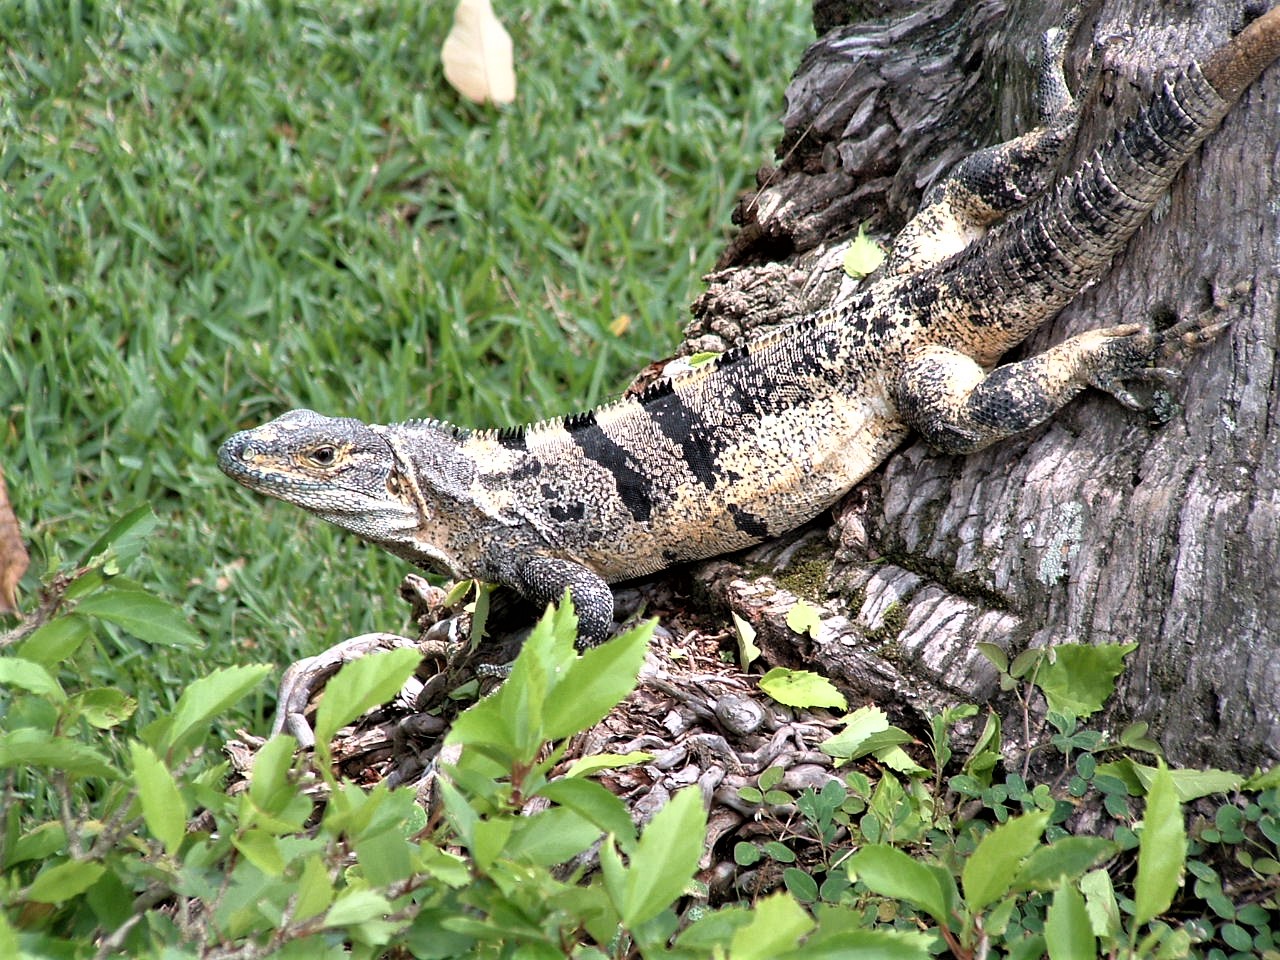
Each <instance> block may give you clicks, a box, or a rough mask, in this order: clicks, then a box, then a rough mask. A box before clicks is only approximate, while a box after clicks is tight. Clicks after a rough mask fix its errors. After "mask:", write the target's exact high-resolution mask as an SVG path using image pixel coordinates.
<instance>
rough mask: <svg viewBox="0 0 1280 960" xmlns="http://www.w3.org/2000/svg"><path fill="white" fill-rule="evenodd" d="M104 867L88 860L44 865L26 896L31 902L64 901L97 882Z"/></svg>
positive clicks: (104, 869)
mask: <svg viewBox="0 0 1280 960" xmlns="http://www.w3.org/2000/svg"><path fill="white" fill-rule="evenodd" d="M106 869H107V868H106V867H104V866H103V865H102V864H100V863H96V862H94V861H90V860H67V861H64V862H62V863H58V864H54V865H53V866H48V867H45V868H44V869H43V870H41V871H40V872H39V873H38V874H36V878H35V880H33V881H32V882H31V886H30V888H28V890H27V892H26V898H27V899H28V900H30V901H31V902H33V903H66V901H68V900H71V899H73V898H75V897H78V896H80V894H82V893H84V892H85V891H86V890H88V889H89V888H90V887H91V886H93V885H94V884H95V883H97V882H98V878H99V877H101V876H102V874H103V873H104V872H105V871H106Z"/></svg>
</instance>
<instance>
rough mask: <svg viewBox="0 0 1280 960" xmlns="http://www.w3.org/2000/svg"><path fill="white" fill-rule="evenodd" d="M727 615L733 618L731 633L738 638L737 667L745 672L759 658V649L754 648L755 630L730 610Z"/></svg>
mask: <svg viewBox="0 0 1280 960" xmlns="http://www.w3.org/2000/svg"><path fill="white" fill-rule="evenodd" d="M729 615H730V616H731V617H733V631H734V634H735V635H736V636H737V638H738V667H739V668H740V669H742V670H746V669H747V667H749V666H751V664H752V663H753V662H754V661H755V660H756V659H758V658H759V656H760V648H759V647H757V646H756V628H755V627H753V626H752V625H751V624H749V623H748V622H747V621H746V620H743V619H742V618H741V617H740V616H738V615H737V614H736V613H734V612H733V611H732V610H730V611H729Z"/></svg>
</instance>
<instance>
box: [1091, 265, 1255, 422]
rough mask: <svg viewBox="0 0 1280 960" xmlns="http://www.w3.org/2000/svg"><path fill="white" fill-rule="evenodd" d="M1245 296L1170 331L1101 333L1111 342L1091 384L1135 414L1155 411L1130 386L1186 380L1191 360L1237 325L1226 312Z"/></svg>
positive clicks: (1131, 327) (1133, 328)
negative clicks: (1186, 367)
mask: <svg viewBox="0 0 1280 960" xmlns="http://www.w3.org/2000/svg"><path fill="white" fill-rule="evenodd" d="M1246 289H1247V285H1246ZM1243 292H1246V291H1242V290H1241V289H1240V287H1236V288H1235V289H1233V290H1232V291H1231V294H1230V295H1229V297H1228V298H1227V299H1226V301H1225V302H1218V303H1215V304H1214V305H1213V307H1211V308H1210V309H1208V310H1205V311H1204V312H1203V313H1201V314H1199V315H1198V316H1195V317H1188V318H1187V319H1185V320H1180V321H1178V322H1177V323H1175V324H1174V325H1173V326H1171V327H1168V328H1167V329H1165V330H1158V331H1151V330H1148V329H1147V328H1145V327H1143V326H1140V325H1139V324H1133V323H1129V324H1123V325H1121V326H1116V327H1110V328H1107V329H1105V330H1099V331H1097V333H1098V334H1099V335H1100V336H1101V337H1103V338H1105V339H1106V340H1107V343H1106V345H1105V346H1104V347H1103V348H1102V349H1100V350H1099V354H1098V356H1099V358H1100V360H1101V362H1100V364H1099V366H1098V369H1096V370H1095V371H1094V372H1093V374H1092V376H1091V377H1090V378H1089V383H1090V385H1091V386H1094V387H1097V388H1098V389H1099V390H1105V391H1106V392H1107V393H1109V394H1111V395H1112V396H1113V397H1115V398H1116V399H1117V400H1118V401H1120V403H1122V404H1123V405H1124V406H1126V407H1128V408H1129V409H1130V410H1148V409H1150V408H1151V406H1152V403H1153V401H1151V400H1146V401H1144V400H1140V399H1139V398H1138V397H1137V396H1135V395H1134V394H1133V392H1132V391H1131V390H1130V389H1129V386H1128V385H1129V384H1131V383H1135V382H1145V383H1155V384H1157V385H1158V386H1159V387H1164V388H1169V387H1171V386H1172V385H1173V384H1175V383H1176V382H1177V381H1178V380H1180V379H1181V378H1182V374H1183V365H1184V363H1185V361H1186V357H1187V355H1188V354H1189V353H1191V352H1192V351H1194V350H1198V349H1200V348H1201V347H1203V346H1205V345H1207V344H1210V343H1212V342H1213V341H1214V340H1216V339H1217V338H1218V337H1219V336H1221V335H1222V333H1223V331H1225V330H1226V329H1227V328H1228V327H1230V326H1231V323H1232V320H1231V318H1227V319H1223V318H1222V313H1223V311H1224V310H1226V309H1227V307H1228V306H1229V305H1230V304H1231V303H1232V302H1234V301H1235V300H1237V299H1239V297H1240V295H1241V294H1242V293H1243Z"/></svg>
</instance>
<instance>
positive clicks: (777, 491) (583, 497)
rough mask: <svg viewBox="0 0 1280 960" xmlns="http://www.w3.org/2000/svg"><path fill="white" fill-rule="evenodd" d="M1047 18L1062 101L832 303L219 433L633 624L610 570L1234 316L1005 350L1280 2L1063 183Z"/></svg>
mask: <svg viewBox="0 0 1280 960" xmlns="http://www.w3.org/2000/svg"><path fill="white" fill-rule="evenodd" d="M1067 40H1068V34H1067V32H1066V31H1062V30H1058V31H1050V32H1049V33H1048V34H1047V35H1046V40H1045V48H1044V64H1043V70H1042V78H1041V98H1040V103H1039V107H1040V112H1041V123H1042V125H1041V126H1040V127H1038V128H1037V129H1036V130H1034V131H1032V132H1031V133H1028V134H1026V135H1024V136H1022V137H1019V138H1017V139H1015V140H1012V141H1010V142H1008V143H1006V144H1002V145H1000V146H996V147H991V148H988V149H986V150H983V151H980V152H979V153H976V154H974V155H973V156H971V157H970V158H969V159H968V160H966V161H964V162H963V163H962V164H961V165H960V166H959V168H958V169H957V170H956V171H955V172H954V173H953V174H952V175H951V176H950V177H949V178H948V179H947V180H946V181H944V182H943V183H942V184H940V185H939V186H938V187H936V188H934V190H933V191H931V192H930V194H929V195H928V196H927V197H926V200H925V204H924V207H923V208H922V210H921V211H920V213H919V214H918V215H917V216H916V217H915V218H914V219H913V220H912V221H911V222H910V223H909V224H908V225H907V227H906V228H905V229H904V231H903V233H902V234H901V235H900V237H899V238H898V240H897V242H896V245H895V249H894V253H893V255H892V256H891V258H890V260H889V262H888V264H887V265H886V269H885V270H884V272H883V273H882V275H881V276H880V277H879V279H876V280H874V282H871V283H869V284H867V285H865V286H864V288H863V289H861V290H860V291H859V292H857V293H855V294H854V296H853V297H852V298H851V299H849V300H848V301H846V302H844V303H842V304H841V305H840V306H839V307H837V308H834V309H831V310H827V311H824V312H821V313H818V314H815V315H813V316H811V317H808V318H806V319H803V320H800V321H799V322H797V323H794V324H792V325H791V326H789V327H786V328H784V329H781V330H779V331H777V332H775V333H773V334H771V335H769V336H768V337H766V338H764V339H761V340H759V341H756V342H753V343H749V344H747V345H746V346H743V347H738V348H735V349H733V350H731V351H729V352H727V353H725V354H723V355H722V356H720V357H719V358H718V359H716V360H715V361H713V362H711V363H709V364H706V365H705V366H703V367H700V368H697V369H695V370H693V371H692V372H689V373H686V374H683V375H680V376H677V377H675V378H674V379H671V380H669V381H665V382H661V383H658V384H655V385H654V386H652V387H650V388H649V389H648V390H647V392H645V393H643V394H642V395H640V396H638V397H636V398H632V399H624V400H620V401H618V402H615V403H611V404H608V405H606V406H603V407H600V408H598V409H596V410H592V411H589V412H586V413H579V414H575V415H573V416H569V417H565V418H560V419H554V420H547V421H544V422H541V423H536V424H533V425H531V426H528V427H522V428H511V429H502V430H476V431H469V430H464V429H460V428H458V427H454V426H451V425H449V424H446V423H442V422H439V421H435V420H418V421H410V422H406V423H398V424H391V425H386V426H383V425H371V424H364V423H361V422H360V421H357V420H351V419H334V418H330V417H325V416H321V415H320V414H317V413H313V412H311V411H309V410H294V411H291V412H289V413H286V414H284V415H283V416H281V417H279V418H278V419H276V420H273V421H271V422H270V423H267V424H264V425H263V426H260V427H258V428H256V429H253V430H248V431H244V432H242V433H237V434H236V435H235V436H233V437H231V438H230V439H229V440H227V442H226V443H225V444H224V445H223V446H222V448H221V450H219V452H218V462H219V465H220V466H221V467H222V469H223V470H224V471H225V472H226V473H227V474H229V475H230V476H231V477H233V478H234V479H236V480H237V481H239V482H240V483H242V484H244V485H245V486H247V487H250V488H251V489H254V490H257V491H259V492H261V493H265V494H269V495H270V496H273V497H277V498H279V499H281V500H286V501H288V502H290V503H294V504H297V505H299V506H301V507H303V508H305V509H307V510H309V511H311V512H312V513H314V514H316V515H318V516H320V517H322V518H324V519H325V520H328V521H329V522H331V523H334V524H337V525H338V526H341V527H344V528H346V529H348V530H350V531H352V532H354V533H356V534H358V535H359V536H361V537H363V538H365V539H366V540H369V541H371V542H373V543H376V544H378V545H379V546H381V547H384V548H385V549H387V550H389V551H391V552H392V553H394V554H396V555H397V556H400V557H403V558H404V559H406V560H408V561H410V562H412V563H414V564H416V565H418V566H420V567H424V568H427V569H431V570H435V571H438V572H444V573H448V574H450V575H452V576H454V577H474V578H477V579H481V580H487V581H490V582H496V583H501V584H506V585H508V586H510V587H513V588H515V589H516V590H517V591H518V592H520V593H521V594H523V595H524V596H526V597H528V598H530V599H532V600H534V601H536V602H538V603H539V604H545V603H548V602H553V601H556V600H559V599H560V598H561V597H562V596H563V595H564V592H565V590H566V589H567V590H568V591H569V592H570V594H571V595H572V598H573V601H574V604H575V606H576V607H577V610H578V612H579V616H580V623H581V626H580V633H581V637H582V641H583V642H584V643H587V644H592V643H598V642H599V641H601V640H603V639H604V638H605V637H606V636H607V635H608V633H609V631H610V629H611V625H612V613H613V596H612V593H611V592H610V589H609V586H608V584H609V583H612V582H615V581H619V580H624V579H627V578H630V577H637V576H641V575H644V574H648V573H652V572H654V571H657V570H660V569H662V568H664V567H667V566H670V565H672V564H676V563H679V562H681V561H687V560H696V559H700V558H704V557H710V556H714V555H716V554H721V553H726V552H729V551H732V550H737V549H739V548H742V547H745V546H748V545H750V544H754V543H758V542H759V541H761V540H764V539H766V538H768V537H771V536H776V535H779V534H781V533H784V532H786V531H788V530H790V529H792V528H794V527H797V526H799V525H800V524H802V523H804V522H806V521H807V520H809V519H811V518H813V517H814V516H816V515H818V514H819V513H821V512H822V511H823V510H825V509H827V508H828V507H830V506H831V505H832V504H833V503H835V502H836V501H837V500H838V499H839V498H840V497H841V495H843V494H844V493H845V492H846V491H848V490H849V489H850V488H851V487H853V485H854V484H856V483H857V482H858V481H859V480H861V479H862V478H863V477H864V476H866V475H867V473H869V472H870V471H871V470H872V469H874V468H875V467H876V466H877V465H878V464H879V463H880V462H881V461H882V460H883V459H884V458H885V457H887V456H888V455H889V453H890V452H891V451H893V449H894V448H895V447H897V446H898V445H899V444H900V443H901V442H902V441H903V440H904V439H905V438H906V437H907V436H908V434H909V433H910V431H912V430H915V431H917V432H919V433H920V434H922V435H923V436H924V438H925V439H926V440H927V441H928V442H929V443H931V444H932V445H933V446H935V447H937V448H939V449H941V450H944V451H951V452H968V451H973V450H978V449H981V448H982V447H984V446H986V445H988V444H990V443H993V442H994V441H996V440H999V439H1001V438H1004V437H1008V436H1011V435H1013V434H1016V433H1019V432H1021V431H1024V430H1027V429H1030V428H1031V427H1034V426H1036V425H1037V424H1040V423H1042V422H1044V421H1045V420H1046V419H1048V418H1049V417H1050V416H1051V415H1052V414H1053V413H1054V412H1055V411H1056V410H1058V409H1059V408H1060V407H1061V406H1062V405H1063V404H1065V403H1066V402H1067V401H1068V400H1069V399H1071V398H1072V397H1073V396H1075V395H1076V394H1077V393H1079V392H1080V391H1081V390H1082V389H1084V388H1085V387H1087V386H1091V385H1092V386H1095V387H1101V388H1103V389H1105V390H1108V391H1110V392H1112V393H1113V394H1115V395H1116V396H1117V397H1118V398H1119V399H1120V400H1121V401H1122V402H1124V403H1126V404H1128V405H1133V404H1134V402H1135V401H1134V400H1133V398H1132V397H1131V395H1130V394H1129V393H1128V392H1127V391H1126V390H1125V388H1124V382H1125V381H1126V380H1131V379H1135V378H1151V377H1158V376H1162V375H1167V374H1168V373H1170V371H1168V370H1166V369H1162V368H1161V367H1160V366H1158V365H1156V364H1159V363H1168V362H1170V361H1171V360H1173V359H1174V357H1175V356H1176V354H1177V351H1178V349H1179V348H1180V347H1183V346H1188V345H1194V344H1197V343H1202V342H1205V341H1207V340H1208V339H1210V338H1211V337H1212V335H1213V334H1214V333H1215V332H1216V331H1217V327H1211V326H1206V325H1204V324H1203V323H1200V322H1195V321H1192V322H1184V323H1181V324H1178V325H1176V326H1174V327H1173V328H1171V329H1170V330H1168V331H1165V332H1163V333H1153V332H1149V331H1147V330H1145V329H1143V328H1141V327H1139V326H1136V325H1133V324H1126V325H1123V326H1114V327H1109V328H1106V329H1100V330H1093V331H1089V332H1087V333H1084V334H1081V335H1079V336H1075V337H1072V338H1070V339H1068V340H1066V341H1065V342H1063V343H1061V344H1059V345H1057V346H1055V347H1053V348H1051V349H1049V350H1047V351H1045V352H1044V353H1041V354H1038V355H1036V356H1033V357H1031V358H1029V359H1027V360H1023V361H1021V362H1017V363H1010V364H1007V365H1004V366H1000V367H995V366H994V365H995V363H996V361H997V360H998V359H999V358H1000V356H1001V355H1002V354H1004V353H1005V352H1006V351H1008V350H1009V349H1011V348H1012V347H1014V346H1015V345H1017V344H1018V343H1019V342H1021V341H1022V340H1023V339H1024V338H1025V337H1027V336H1028V335H1029V334H1030V333H1031V332H1032V331H1033V330H1035V329H1036V327H1038V326H1039V325H1040V324H1041V323H1043V322H1044V321H1045V320H1047V319H1049V318H1050V317H1052V316H1053V315H1054V314H1056V313H1057V312H1058V311H1059V310H1060V309H1061V308H1062V307H1063V306H1065V305H1066V304H1067V303H1068V302H1069V301H1070V300H1071V299H1072V298H1073V297H1075V295H1076V294H1077V293H1079V292H1080V291H1081V290H1082V289H1083V288H1084V287H1085V286H1086V285H1088V284H1089V283H1091V282H1093V281H1094V280H1095V279H1097V278H1098V277H1099V276H1100V275H1101V274H1102V273H1103V272H1105V270H1106V269H1107V267H1108V264H1109V262H1110V260H1111V258H1112V257H1113V256H1114V255H1115V254H1116V253H1117V252H1118V251H1119V250H1120V249H1121V248H1122V246H1123V245H1124V244H1125V242H1126V241H1127V240H1128V238H1129V237H1130V236H1131V235H1132V234H1133V233H1134V231H1135V230H1136V229H1137V228H1138V226H1139V224H1140V223H1141V222H1142V221H1143V219H1144V218H1145V217H1146V216H1147V214H1148V212H1149V211H1150V210H1151V208H1152V207H1153V206H1154V205H1155V203H1156V202H1157V201H1158V200H1159V199H1160V197H1162V196H1163V195H1164V193H1165V191H1166V190H1167V189H1168V187H1169V184H1170V182H1171V181H1172V180H1173V178H1174V176H1175V175H1176V173H1177V172H1178V170H1179V169H1181V167H1182V166H1183V165H1184V164H1185V162H1186V161H1187V160H1188V158H1190V157H1191V156H1192V155H1193V154H1194V153H1195V151H1196V149H1197V148H1198V146H1199V145H1200V144H1201V143H1202V142H1203V141H1204V139H1205V138H1206V137H1207V136H1208V135H1209V134H1210V133H1211V132H1212V131H1213V130H1214V129H1215V128H1216V127H1217V126H1218V124H1219V123H1220V122H1221V120H1222V118H1223V117H1224V116H1225V115H1226V113H1227V112H1228V110H1229V108H1230V106H1231V104H1232V103H1234V102H1235V101H1236V100H1237V99H1238V98H1239V96H1240V94H1241V93H1242V91H1243V90H1244V89H1245V88H1246V87H1247V86H1248V85H1249V84H1250V83H1252V82H1253V80H1254V79H1255V78H1256V77H1257V75H1258V74H1259V73H1260V72H1261V71H1262V69H1263V68H1265V67H1266V66H1267V65H1268V64H1269V63H1271V62H1272V60H1274V59H1275V58H1276V57H1277V56H1278V55H1280V8H1277V9H1273V10H1271V11H1269V12H1268V13H1266V14H1264V15H1262V16H1261V17H1259V18H1258V19H1257V20H1255V21H1254V22H1253V23H1251V24H1250V25H1249V26H1248V27H1246V28H1245V29H1244V31H1242V32H1241V33H1240V34H1239V35H1238V36H1237V37H1235V38H1234V39H1233V40H1232V41H1230V42H1229V43H1227V44H1226V45H1225V46H1224V47H1222V48H1221V49H1220V50H1218V51H1217V52H1216V53H1214V54H1213V55H1212V56H1210V57H1209V58H1208V59H1207V60H1206V61H1205V62H1204V63H1202V64H1199V65H1192V66H1189V67H1187V68H1185V69H1182V70H1178V71H1176V72H1174V73H1173V74H1171V75H1170V76H1169V77H1168V78H1167V80H1166V82H1165V83H1164V85H1163V87H1162V89H1161V90H1160V91H1159V92H1158V93H1157V94H1156V96H1155V97H1154V99H1153V101H1152V102H1151V104H1150V105H1149V106H1147V107H1146V108H1145V109H1144V110H1142V111H1141V112H1140V113H1139V115H1138V116H1137V117H1135V118H1134V119H1133V120H1131V121H1130V122H1129V123H1128V125H1127V126H1125V127H1124V128H1123V129H1122V130H1120V131H1119V132H1118V133H1117V134H1116V135H1115V136H1114V137H1113V138H1112V139H1111V141H1110V142H1109V143H1108V144H1107V145H1106V146H1105V147H1103V148H1102V149H1101V150H1100V151H1099V152H1098V154H1096V155H1095V156H1094V157H1093V158H1092V159H1091V160H1090V161H1089V162H1087V163H1085V164H1084V165H1083V166H1082V167H1080V168H1079V169H1078V170H1076V171H1075V172H1073V173H1072V174H1070V175H1069V176H1065V177H1063V178H1061V179H1060V180H1058V181H1057V182H1056V183H1054V182H1053V171H1054V168H1055V165H1056V164H1057V162H1058V161H1059V159H1060V158H1061V157H1062V156H1063V155H1064V154H1065V152H1066V151H1067V150H1068V149H1069V147H1070V146H1071V144H1072V141H1073V140H1074V135H1075V131H1076V127H1077V126H1078V121H1079V109H1078V105H1077V103H1076V102H1075V100H1074V99H1073V98H1072V97H1071V95H1070V93H1069V92H1068V90H1067V86H1066V83H1065V80H1064V79H1063V74H1062V59H1063V52H1064V49H1065V47H1066V43H1067Z"/></svg>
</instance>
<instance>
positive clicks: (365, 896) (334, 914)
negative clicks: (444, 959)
mask: <svg viewBox="0 0 1280 960" xmlns="http://www.w3.org/2000/svg"><path fill="white" fill-rule="evenodd" d="M356 662H359V661H356ZM390 912H391V904H390V902H388V900H387V898H386V897H384V896H383V895H382V894H380V893H375V892H374V891H372V890H361V889H360V888H358V887H347V888H346V889H344V890H343V891H342V894H341V895H340V896H339V897H338V899H337V901H336V902H335V903H334V905H333V906H332V907H330V908H329V912H328V913H327V914H325V918H324V925H325V926H326V927H345V926H350V925H351V924H356V923H365V922H366V921H369V920H380V919H382V918H383V917H385V916H386V915H387V914H389V913H390Z"/></svg>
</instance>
